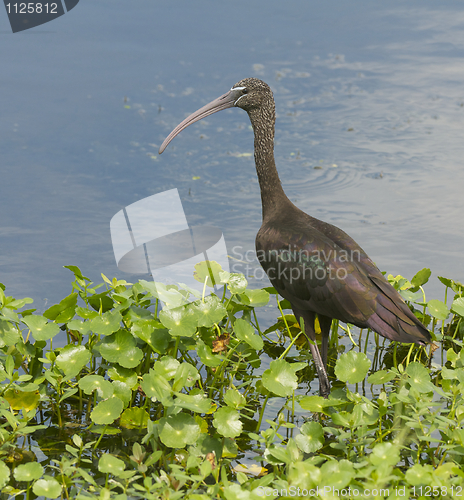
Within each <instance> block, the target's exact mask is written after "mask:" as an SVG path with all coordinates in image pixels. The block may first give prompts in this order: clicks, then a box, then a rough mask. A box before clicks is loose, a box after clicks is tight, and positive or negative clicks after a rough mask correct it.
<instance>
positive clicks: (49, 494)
mask: <svg viewBox="0 0 464 500" xmlns="http://www.w3.org/2000/svg"><path fill="white" fill-rule="evenodd" d="M32 491H33V492H34V494H35V495H37V496H38V497H40V496H43V497H45V498H57V497H58V496H60V495H61V485H60V483H59V482H58V481H57V480H56V479H55V478H54V477H50V476H45V477H44V478H43V479H39V480H38V481H36V482H35V483H34V486H32Z"/></svg>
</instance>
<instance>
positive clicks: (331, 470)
mask: <svg viewBox="0 0 464 500" xmlns="http://www.w3.org/2000/svg"><path fill="white" fill-rule="evenodd" d="M321 475H322V477H323V478H324V486H332V487H333V488H337V489H339V488H344V487H345V486H347V485H348V484H349V482H350V481H351V480H352V479H353V478H354V476H355V471H354V467H353V464H352V463H351V462H349V461H348V460H340V461H337V460H330V461H328V462H325V464H323V465H322V467H321Z"/></svg>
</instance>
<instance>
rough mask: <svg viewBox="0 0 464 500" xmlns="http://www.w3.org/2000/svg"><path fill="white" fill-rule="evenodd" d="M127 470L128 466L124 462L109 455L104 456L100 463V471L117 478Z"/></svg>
mask: <svg viewBox="0 0 464 500" xmlns="http://www.w3.org/2000/svg"><path fill="white" fill-rule="evenodd" d="M125 468H126V465H125V464H124V462H123V461H122V460H120V459H119V458H117V457H115V456H113V455H110V454H109V453H105V454H104V455H102V456H101V457H100V460H99V461H98V470H99V471H100V472H103V473H104V474H113V476H116V477H117V476H118V475H119V474H121V472H123V471H124V469H125Z"/></svg>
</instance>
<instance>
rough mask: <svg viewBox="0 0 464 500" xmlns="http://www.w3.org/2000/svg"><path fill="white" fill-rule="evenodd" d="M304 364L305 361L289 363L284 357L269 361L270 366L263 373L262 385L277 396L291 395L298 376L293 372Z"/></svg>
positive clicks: (300, 368)
mask: <svg viewBox="0 0 464 500" xmlns="http://www.w3.org/2000/svg"><path fill="white" fill-rule="evenodd" d="M306 366H307V365H306V363H292V364H290V363H287V361H285V360H284V359H276V360H274V361H271V364H270V368H269V369H268V370H266V371H265V372H264V373H263V376H262V382H263V385H264V387H265V388H266V389H267V390H268V391H271V392H273V393H274V394H277V396H291V395H292V393H293V391H294V390H295V389H296V388H297V387H298V378H297V376H296V375H295V373H296V372H297V371H299V370H302V369H303V368H305V367H306Z"/></svg>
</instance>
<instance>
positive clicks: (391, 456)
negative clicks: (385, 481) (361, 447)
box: [369, 443, 400, 467]
mask: <svg viewBox="0 0 464 500" xmlns="http://www.w3.org/2000/svg"><path fill="white" fill-rule="evenodd" d="M369 460H370V461H371V463H372V465H374V466H376V467H378V466H379V465H381V464H388V465H390V466H392V467H393V466H395V465H396V464H397V463H398V462H399V461H400V453H399V449H398V447H397V446H395V445H394V444H393V443H378V444H376V445H375V446H374V448H373V450H372V453H371V454H370V455H369Z"/></svg>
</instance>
